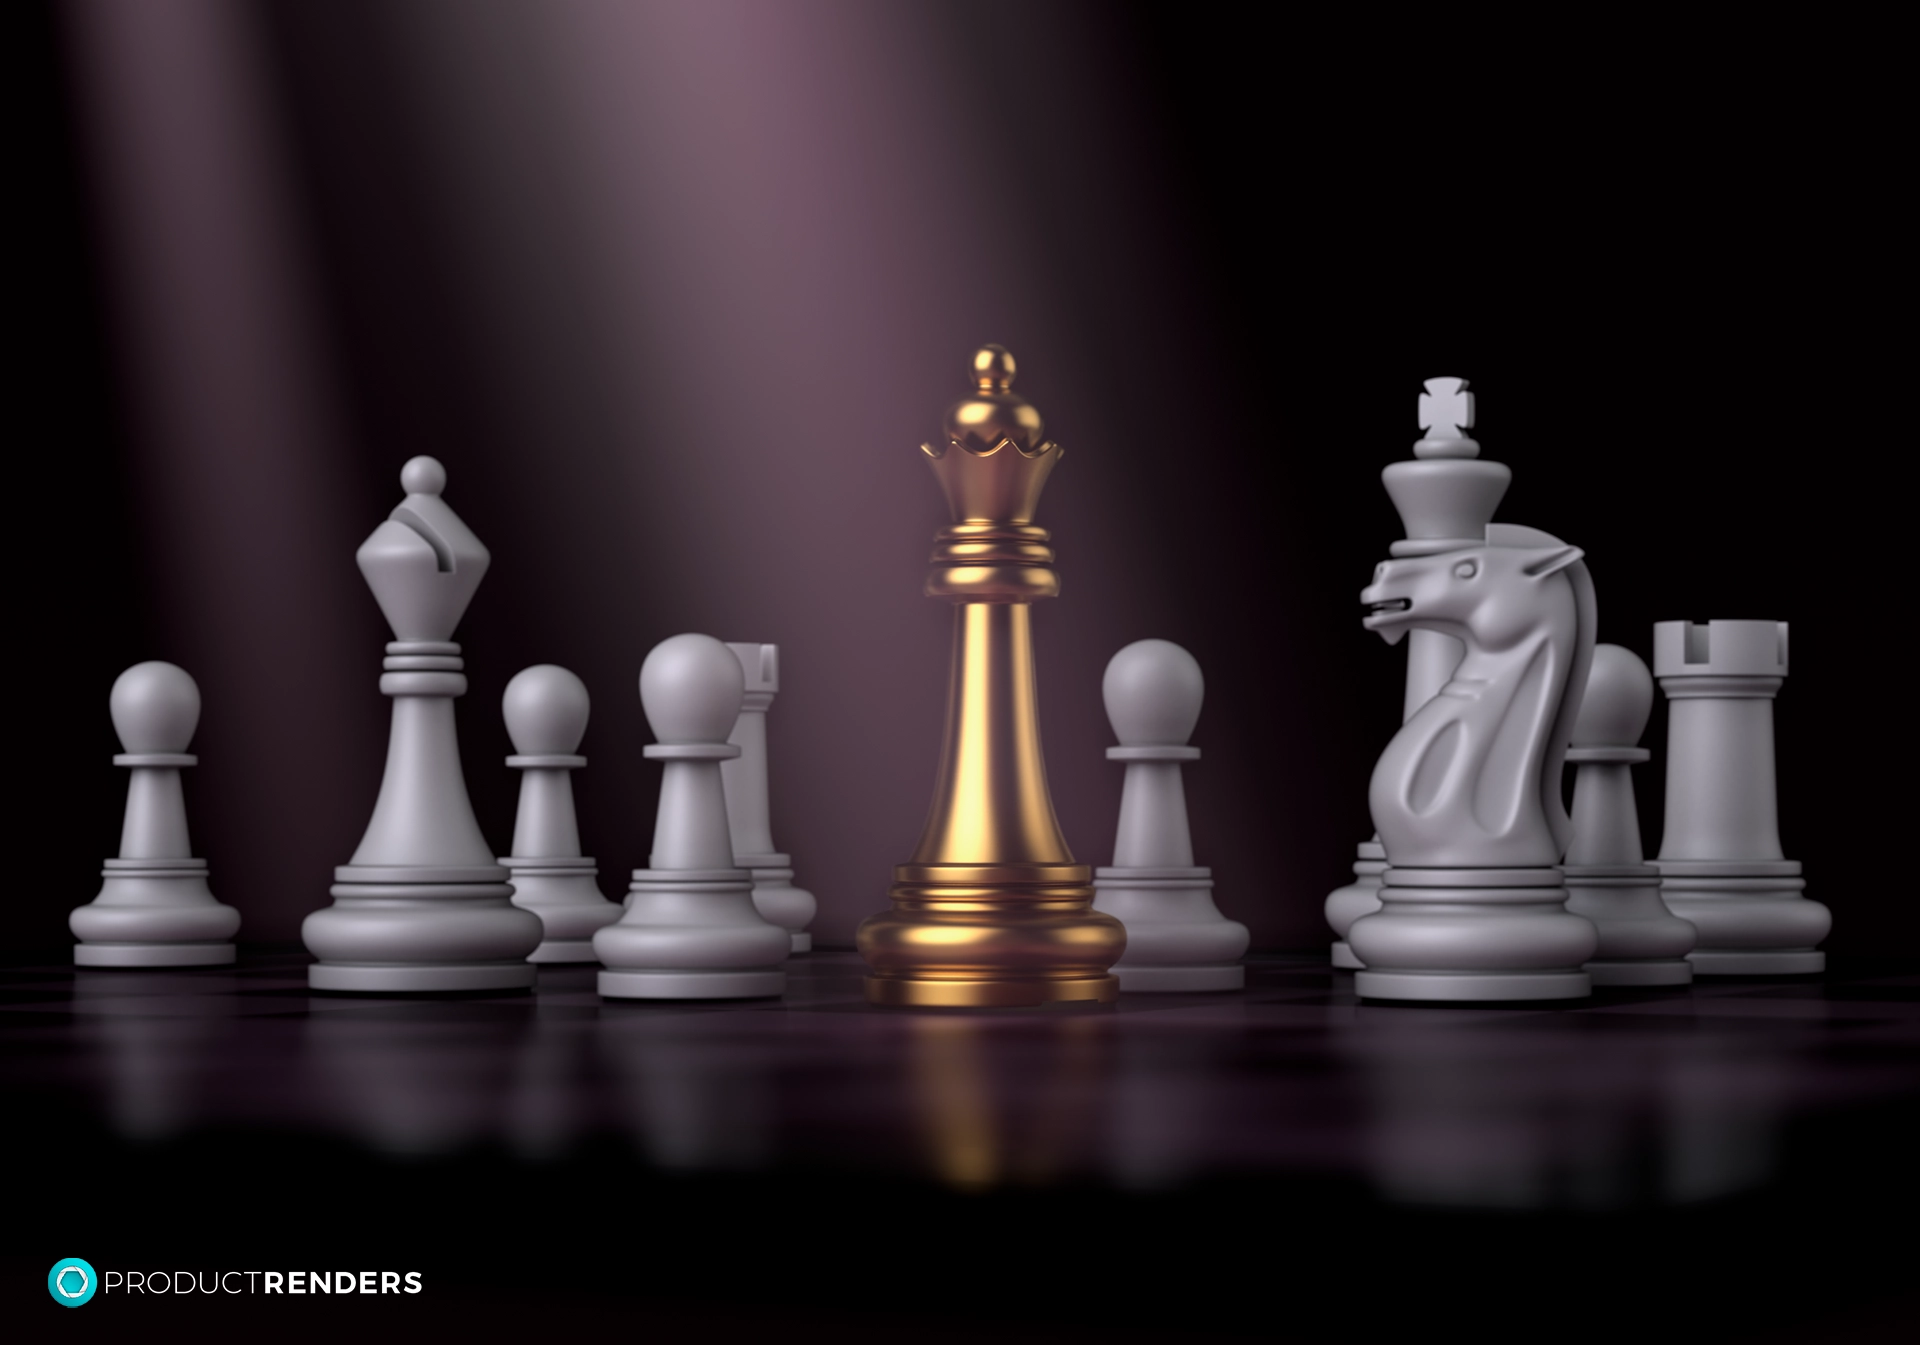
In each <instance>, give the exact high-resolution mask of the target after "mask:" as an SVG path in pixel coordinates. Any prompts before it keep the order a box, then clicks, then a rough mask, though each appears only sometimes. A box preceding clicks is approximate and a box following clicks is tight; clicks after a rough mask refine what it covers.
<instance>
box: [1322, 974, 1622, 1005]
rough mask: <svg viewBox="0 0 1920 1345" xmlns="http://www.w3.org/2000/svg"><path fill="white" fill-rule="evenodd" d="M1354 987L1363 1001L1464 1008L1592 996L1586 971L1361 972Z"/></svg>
mask: <svg viewBox="0 0 1920 1345" xmlns="http://www.w3.org/2000/svg"><path fill="white" fill-rule="evenodd" d="M1353 987H1354V989H1355V990H1357V991H1359V992H1360V998H1362V999H1399V1000H1424V1001H1428V1002H1441V1003H1465V1004H1492V1003H1501V1002H1505V1001H1510V1000H1531V999H1585V998H1586V997H1587V996H1588V995H1590V994H1592V993H1593V982H1592V979H1591V978H1590V977H1588V975H1587V973H1586V972H1584V971H1503V972H1481V971H1359V972H1356V973H1354V977H1353Z"/></svg>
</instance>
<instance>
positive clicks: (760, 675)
mask: <svg viewBox="0 0 1920 1345" xmlns="http://www.w3.org/2000/svg"><path fill="white" fill-rule="evenodd" d="M727 648H729V649H731V650H732V651H733V652H734V656H735V657H737V658H738V659H739V660H740V667H741V669H742V671H744V672H745V673H746V677H747V683H746V685H747V694H746V700H745V701H744V702H743V703H742V705H741V707H740V718H739V719H738V720H737V721H736V722H735V723H734V726H733V733H732V734H731V735H730V736H729V737H728V738H727V741H728V742H730V743H732V744H733V745H734V746H735V747H737V748H739V749H740V755H739V756H737V757H735V758H734V759H733V760H731V761H723V762H721V763H720V779H721V780H722V782H723V783H724V784H725V785H726V790H727V822H728V825H729V826H730V827H731V828H732V830H733V862H734V863H736V864H738V865H739V866H740V867H741V868H743V869H747V870H749V871H751V872H752V874H753V904H754V907H755V908H756V909H757V910H758V911H759V912H760V914H761V915H762V916H764V917H765V918H766V919H768V920H770V921H772V922H773V923H774V924H776V925H779V926H780V927H781V928H783V929H785V930H786V931H787V933H789V934H790V935H792V936H793V951H794V952H796V953H805V952H809V951H811V950H812V948H813V935H811V934H809V933H807V924H808V922H809V921H811V920H812V919H813V916H814V912H815V911H817V910H818V909H819V903H818V902H816V901H815V900H814V899H813V893H811V892H808V891H805V890H804V889H802V888H798V887H795V886H794V885H793V860H792V857H791V856H788V855H783V854H780V853H779V852H777V851H776V850H775V849H774V848H773V823H772V817H771V810H770V809H769V807H768V803H767V793H768V790H767V709H768V707H769V706H771V705H772V704H773V698H774V695H775V694H776V693H777V692H778V691H779V690H780V646H778V645H771V644H729V645H728V646H727Z"/></svg>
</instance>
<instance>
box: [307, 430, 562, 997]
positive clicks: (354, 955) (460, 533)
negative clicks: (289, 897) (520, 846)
mask: <svg viewBox="0 0 1920 1345" xmlns="http://www.w3.org/2000/svg"><path fill="white" fill-rule="evenodd" d="M400 483H401V485H402V486H403V487H404V488H405V489H406V491H407V498H406V499H405V500H404V501H402V502H401V503H400V505H399V506H398V507H397V508H395V509H394V511H393V513H392V514H391V515H389V516H388V518H387V521H386V522H384V523H382V524H381V525H380V526H379V527H378V528H376V529H375V530H374V532H373V535H372V536H370V537H368V538H367V540H366V541H365V542H364V543H362V544H361V547H360V550H359V553H358V554H357V556H356V557H355V559H356V560H357V561H358V562H359V565H360V572H361V574H362V575H364V576H365V577H366V581H367V586H368V587H369V588H371V589H372V590H373V596H374V597H375V599H376V600H378V602H379V604H380V610H381V612H382V613H384V614H385V616H386V618H387V623H388V625H390V626H391V627H392V628H393V633H394V636H395V639H394V640H393V642H392V643H390V644H388V645H387V657H386V661H385V663H384V664H383V665H382V667H383V669H384V671H383V674H382V676H381V678H380V691H381V694H383V695H386V696H391V697H392V698H393V727H392V733H391V736H390V737H389V738H388V741H387V766H386V774H385V775H384V776H383V777H382V778H381V781H380V797H379V799H378V800H377V801H376V802H375V804H374V808H373V817H372V819H371V820H370V821H369V822H368V823H367V830H366V834H365V835H364V836H363V837H361V840H360V846H359V848H358V849H357V850H355V851H354V853H353V859H352V861H351V862H350V863H347V864H343V865H341V866H340V867H338V868H336V869H335V870H334V871H333V873H334V886H333V888H332V895H333V899H334V904H333V905H331V906H328V907H324V908H322V909H321V910H318V911H315V912H314V913H313V914H311V915H309V916H308V917H307V918H306V921H305V923H304V924H303V925H302V926H301V929H300V935H301V938H302V939H303V940H305V942H306V945H307V950H308V951H309V952H311V953H312V954H313V955H314V956H315V957H316V958H318V959H319V961H318V962H317V963H316V964H315V965H314V966H312V967H309V968H308V969H307V983H308V984H309V985H311V986H312V987H313V988H314V989H316V990H341V991H360V992H366V993H375V994H382V993H401V994H412V993H423V992H432V991H446V990H513V989H525V988H527V987H530V986H531V985H532V984H533V979H534V969H533V967H532V965H531V964H530V963H528V961H527V955H528V954H529V953H531V952H533V950H534V949H535V948H536V947H538V946H539V943H540V939H541V932H542V931H541V925H540V918H539V917H538V916H536V915H534V914H533V913H532V912H531V911H523V910H521V909H520V908H519V907H517V906H515V905H514V904H513V903H512V901H511V900H510V898H511V897H512V896H513V888H512V886H511V885H509V884H508V882H507V871H506V870H505V869H504V868H502V867H501V866H500V865H499V864H498V863H496V862H495V860H494V851H493V848H492V847H491V846H489V845H488V844H487V841H486V838H485V837H484V836H482V835H481V834H480V824H479V823H478V822H477V821H475V820H474V816H473V804H472V802H471V801H470V800H469V799H468V797H467V782H466V777H465V776H464V775H463V774H462V773H461V769H460V744H459V740H458V738H457V737H456V736H455V732H454V714H453V702H454V698H455V697H456V696H460V695H463V694H464V693H465V692H466V689H467V679H466V676H465V674H464V673H463V672H462V671H461V669H462V668H463V667H464V666H465V664H464V663H463V662H462V661H461V658H460V646H459V645H457V644H454V643H453V641H452V636H453V632H454V629H455V627H457V626H458V625H459V624H460V618H461V617H462V616H463V615H465V613H466V610H467V604H468V603H469V602H471V601H472V600H473V595H474V591H475V590H476V589H478V588H479V587H480V580H481V578H482V577H483V576H484V575H485V574H486V572H487V563H488V560H489V559H490V558H489V556H488V554H487V549H486V547H485V546H483V545H481V543H480V539H479V538H478V537H475V536H474V535H473V532H472V531H471V530H470V529H469V528H468V527H467V525H466V524H465V523H463V522H461V520H460V517H459V515H457V514H455V513H454V512H453V510H452V509H451V508H449V507H448V505H447V503H446V502H445V501H444V500H442V499H441V498H440V492H441V491H442V490H444V489H445V488H446V484H447V474H446V470H445V469H444V468H442V467H441V465H440V464H439V463H438V462H436V461H434V459H432V458H427V457H419V458H414V459H413V460H412V461H410V462H408V463H407V465H406V466H405V467H404V468H403V469H402V470H401V473H400Z"/></svg>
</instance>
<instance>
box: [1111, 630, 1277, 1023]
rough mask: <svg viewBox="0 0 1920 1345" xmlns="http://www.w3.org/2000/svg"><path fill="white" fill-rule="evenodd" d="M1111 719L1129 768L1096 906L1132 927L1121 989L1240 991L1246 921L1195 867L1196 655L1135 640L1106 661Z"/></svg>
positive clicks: (1117, 754)
mask: <svg viewBox="0 0 1920 1345" xmlns="http://www.w3.org/2000/svg"><path fill="white" fill-rule="evenodd" d="M1100 690H1101V694H1102V696H1103V697H1104V699H1105V701H1106V706H1107V719H1108V720H1109V721H1110V722H1111V723H1112V725H1113V732H1114V736H1115V737H1117V738H1119V739H1120V744H1121V745H1120V746H1118V747H1109V748H1108V749H1107V757H1108V759H1109V760H1112V761H1123V762H1125V763H1126V766H1127V777H1126V783H1125V784H1124V785H1123V786H1122V788H1121V794H1120V825H1119V828H1118V831H1117V834H1116V835H1115V837H1114V842H1113V863H1112V865H1111V866H1109V867H1107V868H1100V869H1095V870H1094V871H1093V887H1094V899H1093V909H1094V910H1096V911H1104V912H1105V913H1106V914H1108V915H1111V916H1113V917H1114V918H1115V919H1116V920H1118V921H1120V923H1121V924H1123V925H1125V926H1126V927H1127V951H1126V953H1125V955H1123V956H1122V957H1121V959H1120V961H1119V962H1117V963H1115V964H1114V968H1113V972H1114V975H1116V976H1118V977H1119V978H1120V989H1121V990H1122V991H1127V992H1132V991H1142V990H1147V991H1154V990H1158V991H1175V990H1238V989H1240V988H1241V987H1242V986H1244V985H1245V984H1246V968H1244V967H1243V966H1241V965H1240V958H1241V956H1242V955H1243V954H1244V953H1245V952H1246V951H1247V939H1248V935H1247V927H1246V926H1245V925H1243V924H1241V923H1240V922H1239V921H1237V920H1229V919H1227V917H1226V916H1224V915H1222V914H1220V911H1219V908H1218V907H1216V906H1215V905H1214V904H1213V871H1212V870H1211V869H1206V868H1198V867H1195V865H1194V862H1193V838H1192V835H1191V833H1190V832H1189V830H1188V827H1187V797H1186V788H1185V785H1184V783H1183V782H1182V780H1181V768H1182V765H1183V763H1185V762H1189V761H1197V760H1199V758H1200V749H1199V748H1197V747H1190V746H1188V745H1187V739H1188V738H1190V737H1192V736H1193V726H1194V725H1195V724H1196V723H1198V722H1199V719H1200V706H1201V702H1202V700H1203V699H1204V697H1205V695H1206V681H1205V679H1204V678H1203V677H1202V676H1201V673H1200V665H1199V663H1198V662H1196V661H1195V659H1194V657H1193V655H1192V654H1189V653H1188V652H1187V651H1186V650H1184V649H1182V648H1181V647H1180V646H1179V645H1177V644H1174V643H1172V642H1170V641H1167V640H1136V641H1135V642H1134V643H1132V644H1130V645H1128V646H1127V647H1126V648H1125V649H1122V650H1121V651H1120V652H1119V653H1117V654H1115V655H1114V656H1113V658H1112V659H1111V660H1110V661H1109V662H1108V663H1107V672H1106V676H1105V677H1104V678H1103V679H1102V680H1101V684H1100Z"/></svg>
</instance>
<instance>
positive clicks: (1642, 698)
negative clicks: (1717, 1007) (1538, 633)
mask: <svg viewBox="0 0 1920 1345" xmlns="http://www.w3.org/2000/svg"><path fill="white" fill-rule="evenodd" d="M1652 713H1653V674H1652V673H1650V672H1648V671H1647V665H1646V664H1644V663H1642V662H1641V661H1640V658H1639V656H1638V655H1637V654H1635V653H1634V652H1633V651H1632V650H1630V649H1622V648H1621V647H1620V646H1619V645H1617V644H1602V645H1595V646H1594V648H1593V669H1592V671H1590V672H1589V673H1588V674H1587V694H1586V695H1585V697H1583V698H1582V699H1581V701H1580V715H1579V718H1578V719H1576V720H1575V721H1574V726H1573V746H1572V747H1571V748H1569V749H1568V751H1567V764H1568V765H1570V766H1572V767H1574V769H1575V775H1574V783H1573V840H1572V841H1571V842H1570V843H1569V844H1568V846H1567V860H1566V863H1565V864H1564V865H1562V866H1561V867H1562V869H1563V871H1564V872H1565V874H1566V882H1567V893H1568V897H1567V909H1568V910H1570V911H1572V912H1573V913H1574V914H1576V915H1583V916H1585V917H1586V918H1587V919H1589V920H1591V921H1592V922H1593V926H1594V928H1595V929H1596V930H1597V931H1598V932H1599V935H1600V947H1599V950H1598V951H1597V952H1596V953H1595V954H1594V958H1593V960H1592V961H1591V962H1589V963H1587V975H1588V976H1590V977H1592V978H1593V983H1594V984H1595V985H1686V984H1688V983H1689V982H1691V981H1692V980H1693V965H1692V964H1691V963H1690V962H1688V961H1687V954H1688V952H1690V951H1691V950H1692V948H1693V943H1694V929H1693V926H1692V925H1691V924H1690V923H1688V922H1687V921H1685V920H1682V919H1681V918H1680V917H1679V916H1677V915H1675V914H1674V913H1673V912H1672V911H1670V910H1668V909H1667V905H1666V903H1665V902H1664V901H1662V900H1661V899H1660V870H1658V869H1656V868H1654V867H1653V865H1651V864H1649V863H1647V862H1646V857H1645V855H1644V854H1643V853H1642V851H1641V849H1640V816H1639V813H1638V812H1637V811H1636V810H1635V807H1634V799H1633V775H1632V771H1633V768H1634V766H1635V765H1637V764H1638V763H1640V762H1642V761H1645V760H1646V759H1647V755H1648V754H1647V749H1646V748H1644V747H1641V746H1640V735H1641V734H1642V733H1644V732H1645V731H1646V728H1647V718H1648V716H1650V715H1651V714H1652Z"/></svg>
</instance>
